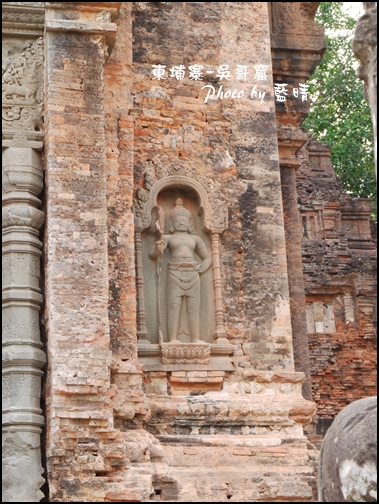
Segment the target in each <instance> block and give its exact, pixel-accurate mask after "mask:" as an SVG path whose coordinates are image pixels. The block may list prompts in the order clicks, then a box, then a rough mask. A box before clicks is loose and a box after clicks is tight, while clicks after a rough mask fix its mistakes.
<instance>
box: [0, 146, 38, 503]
mask: <svg viewBox="0 0 379 504" xmlns="http://www.w3.org/2000/svg"><path fill="white" fill-rule="evenodd" d="M9 143H10V144H11V146H10V147H7V148H6V149H5V151H4V154H3V214H2V222H3V252H2V261H3V264H2V270H3V311H2V315H3V362H2V364H3V457H4V465H3V471H4V473H3V483H5V485H4V486H3V488H4V487H5V490H4V493H3V499H4V500H5V502H38V501H39V500H40V499H41V497H43V494H42V492H41V491H40V490H39V488H40V487H41V485H42V484H43V482H44V479H43V478H42V477H41V474H42V471H43V470H42V466H41V455H40V434H41V426H42V425H43V422H44V421H43V417H42V415H41V409H40V396H41V377H42V374H43V372H42V368H43V366H44V364H45V354H44V352H43V351H42V350H41V347H42V343H41V341H40V332H39V311H40V307H41V304H42V295H41V293H40V288H39V280H40V278H39V277H40V256H41V247H42V243H41V242H40V240H39V239H38V235H39V230H40V228H41V225H42V223H43V217H44V216H43V212H41V211H40V210H38V209H37V208H36V207H37V206H38V205H39V204H40V203H41V201H40V200H39V199H38V198H37V196H38V194H39V193H40V192H41V190H42V180H43V171H42V162H41V157H40V154H39V152H37V151H36V150H35V149H33V148H31V147H30V146H29V144H30V143H29V142H28V141H27V139H26V137H19V138H16V139H15V140H14V141H12V142H9ZM36 143H37V142H32V145H33V144H36ZM26 475H27V477H25V476H26Z"/></svg>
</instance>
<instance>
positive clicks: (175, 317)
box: [167, 280, 183, 343]
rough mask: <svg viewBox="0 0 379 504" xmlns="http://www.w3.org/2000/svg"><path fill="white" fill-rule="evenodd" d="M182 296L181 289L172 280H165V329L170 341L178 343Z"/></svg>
mask: <svg viewBox="0 0 379 504" xmlns="http://www.w3.org/2000/svg"><path fill="white" fill-rule="evenodd" d="M182 302H183V296H182V295H181V289H180V287H178V286H177V285H175V283H174V282H172V281H170V280H168V282H167V330H168V339H169V341H170V343H179V340H178V333H179V322H180V311H181V308H182Z"/></svg>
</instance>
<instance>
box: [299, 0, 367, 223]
mask: <svg viewBox="0 0 379 504" xmlns="http://www.w3.org/2000/svg"><path fill="white" fill-rule="evenodd" d="M341 6H342V2H321V4H320V7H319V10H318V13H317V15H316V20H317V21H318V23H319V24H320V25H322V26H324V27H325V29H326V34H327V35H326V38H327V44H328V48H327V50H326V52H325V55H324V58H323V59H322V61H321V63H320V65H319V66H318V67H317V69H316V70H315V72H314V73H313V74H312V76H311V78H310V80H309V81H308V84H309V94H310V96H311V97H312V100H314V103H313V105H312V107H311V111H310V113H309V115H308V117H307V119H306V120H305V121H304V123H303V125H302V126H303V127H304V129H306V131H307V132H308V133H309V134H310V135H312V136H313V137H314V138H316V139H317V140H319V141H320V142H323V143H325V144H328V145H330V146H331V148H332V152H331V160H332V163H333V166H334V168H335V171H336V173H337V175H338V176H339V177H340V179H341V182H342V187H343V189H344V190H345V191H346V192H348V193H351V194H353V195H355V196H360V197H361V198H372V199H373V203H374V207H375V215H376V180H375V164H374V142H373V130H372V123H371V116H370V109H369V106H368V103H367V101H366V99H365V98H364V94H363V82H362V81H361V80H360V79H358V77H357V68H358V61H357V59H356V58H355V56H354V54H353V51H352V49H351V41H352V39H353V35H354V28H355V25H356V20H355V19H353V18H352V17H350V16H349V15H348V14H345V13H344V12H343V11H342V8H341ZM337 30H338V31H337Z"/></svg>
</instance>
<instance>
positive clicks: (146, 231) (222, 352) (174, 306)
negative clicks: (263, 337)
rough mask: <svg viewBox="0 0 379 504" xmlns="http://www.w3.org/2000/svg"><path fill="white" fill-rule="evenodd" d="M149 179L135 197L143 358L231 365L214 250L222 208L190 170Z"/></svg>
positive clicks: (223, 223) (156, 362)
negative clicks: (186, 174)
mask: <svg viewBox="0 0 379 504" xmlns="http://www.w3.org/2000/svg"><path fill="white" fill-rule="evenodd" d="M148 182H149V183H146V184H145V188H141V187H139V188H138V189H137V191H136V197H135V204H134V212H135V225H136V237H135V240H136V264H137V293H138V312H137V319H138V348H139V355H140V358H141V359H142V361H143V363H144V365H145V366H147V367H145V369H147V368H148V369H149V370H154V369H162V365H163V366H166V367H163V369H168V370H169V369H178V368H177V367H175V366H178V365H179V364H180V365H181V367H180V369H182V368H183V369H193V365H194V364H196V366H197V368H198V369H225V370H229V369H232V364H231V361H230V359H229V358H227V356H228V355H230V353H231V350H232V347H231V345H230V343H229V342H228V340H227V338H226V332H225V326H224V321H223V304H222V282H221V271H220V257H219V256H220V239H219V236H220V233H222V231H223V230H224V229H226V227H227V213H225V212H227V209H226V208H224V207H220V208H218V209H216V210H217V211H215V210H214V209H213V208H212V207H211V205H210V204H209V200H208V196H207V193H206V191H205V190H204V188H203V186H201V185H200V184H199V183H198V182H197V181H194V180H193V179H190V178H189V177H184V176H173V177H165V178H163V179H161V180H156V178H154V177H152V178H151V180H150V179H149V181H148ZM167 366H169V367H167ZM183 366H184V367H183ZM186 366H187V367H186ZM198 366H200V367H198ZM202 366H207V367H205V368H204V367H202Z"/></svg>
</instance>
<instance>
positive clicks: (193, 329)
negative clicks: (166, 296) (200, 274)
mask: <svg viewBox="0 0 379 504" xmlns="http://www.w3.org/2000/svg"><path fill="white" fill-rule="evenodd" d="M189 294H190V296H189V297H187V317H188V328H189V332H190V335H191V342H192V343H198V342H199V341H200V282H197V284H196V285H194V286H193V287H192V288H191V289H190V293H189Z"/></svg>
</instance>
